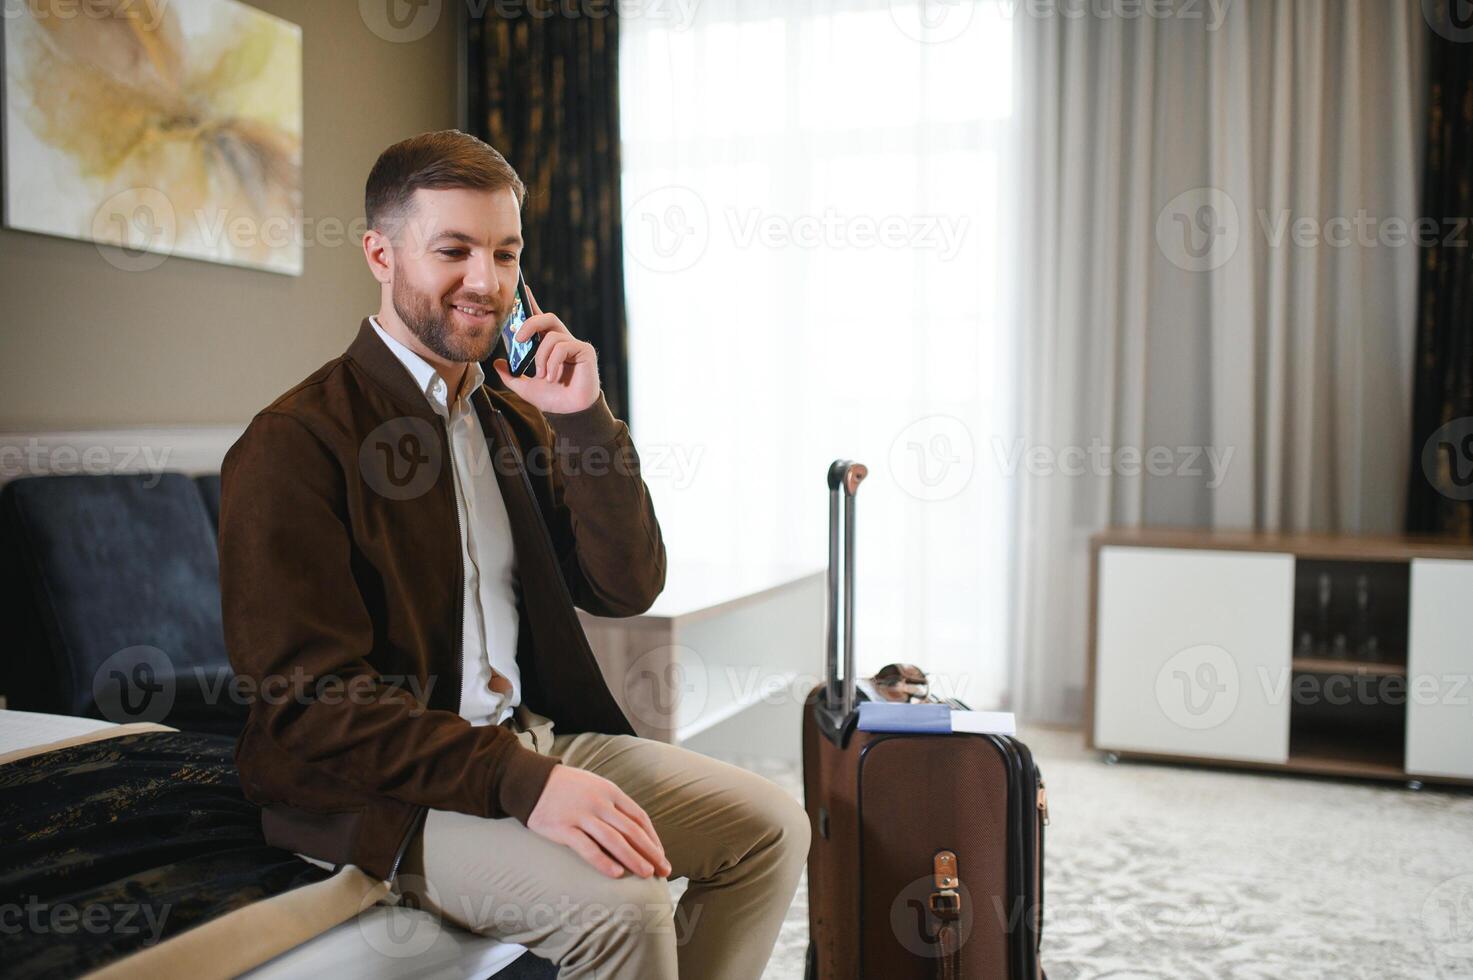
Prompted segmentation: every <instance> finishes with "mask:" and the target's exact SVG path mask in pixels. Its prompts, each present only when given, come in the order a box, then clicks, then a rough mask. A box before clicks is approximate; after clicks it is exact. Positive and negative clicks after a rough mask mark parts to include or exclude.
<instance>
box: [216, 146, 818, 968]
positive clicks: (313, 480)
mask: <svg viewBox="0 0 1473 980" xmlns="http://www.w3.org/2000/svg"><path fill="white" fill-rule="evenodd" d="M524 195H525V189H524V186H523V184H522V182H521V180H520V179H519V178H518V177H517V175H516V173H515V172H514V171H513V170H512V169H511V167H510V166H509V165H508V164H507V162H506V161H505V160H504V159H503V158H502V156H501V155H500V154H499V153H497V152H496V151H495V150H494V149H492V148H491V147H489V146H487V145H486V144H485V143H483V142H481V141H480V140H478V139H475V138H474V137H471V136H467V135H465V134H463V133H460V132H456V131H448V132H439V133H430V134H426V135H423V136H419V137H416V138H414V139H410V140H407V141H405V142H403V143H400V144H398V145H396V146H393V147H391V148H389V149H388V150H387V151H386V152H385V153H384V154H383V156H382V157H381V158H380V159H379V161H378V163H377V164H376V165H375V166H374V168H373V171H372V173H371V175H370V176H369V179H368V187H367V194H366V210H367V218H368V226H369V230H368V232H367V233H366V234H365V235H364V238H363V250H364V255H365V257H366V259H367V261H368V267H369V270H370V271H371V272H372V273H373V275H374V278H375V279H377V280H378V282H379V284H380V305H379V310H378V313H377V315H376V316H373V317H369V318H367V319H366V320H364V321H363V323H362V325H361V326H360V327H359V331H358V336H357V338H356V339H355V340H354V341H353V343H352V345H351V346H350V347H349V348H348V350H347V352H346V353H345V354H344V355H343V356H341V357H338V358H335V359H334V360H332V361H329V362H328V363H327V364H325V365H323V366H322V367H321V368H319V369H318V370H317V371H315V372H313V373H312V374H311V375H310V376H309V377H307V378H306V380H304V381H302V382H301V383H300V384H298V385H297V386H295V387H294V388H292V389H291V390H290V391H288V392H286V393H285V394H284V395H282V396H281V397H280V398H278V399H276V401H274V402H272V404H271V405H270V406H268V407H267V408H265V409H264V410H262V411H261V412H260V414H258V415H257V416H256V417H255V419H253V420H252V422H251V425H250V427H249V428H248V429H247V430H246V432H245V434H244V435H243V436H242V437H241V439H240V441H239V442H237V443H236V444H235V445H234V446H233V447H232V448H231V450H230V453H229V454H228V456H227V457H226V460H225V464H224V467H223V470H222V481H223V486H222V494H221V515H220V565H221V568H220V583H221V591H222V597H223V604H224V617H225V632H226V645H227V649H228V651H229V654H230V660H231V663H232V665H233V666H234V668H235V670H236V672H237V673H238V674H240V675H242V676H243V677H246V678H249V679H250V680H251V681H252V682H254V689H255V690H256V691H257V692H258V695H257V697H256V698H255V699H254V701H253V702H252V704H251V708H250V717H249V720H248V722H247V724H246V727H245V729H244V731H243V732H242V734H241V737H240V740H239V742H238V744H237V747H236V760H237V762H238V764H239V768H240V775H241V782H242V785H243V786H244V787H245V791H246V793H247V794H248V795H249V796H250V798H251V799H252V800H254V801H256V802H258V803H260V804H262V806H263V811H262V813H263V816H262V823H263V828H264V830H265V833H266V838H267V840H268V842H270V843H272V844H274V845H277V846H280V847H283V848H287V849H289V850H291V851H293V852H296V853H297V854H299V855H301V856H302V857H304V858H306V859H308V860H313V861H315V862H317V863H321V864H324V865H327V866H329V867H332V866H337V865H341V864H345V863H352V864H356V865H358V866H359V867H361V868H362V869H364V870H365V871H367V872H368V873H369V874H372V875H374V876H376V877H379V878H382V879H385V880H390V881H392V882H393V884H394V888H395V891H396V892H398V893H399V894H401V895H406V896H411V897H412V898H413V899H415V900H416V901H417V902H418V903H419V904H420V905H422V906H423V907H425V908H427V909H429V910H431V911H434V912H437V913H439V914H442V915H443V916H445V917H446V918H448V919H451V920H452V921H455V922H457V923H459V924H461V925H463V926H465V927H467V928H470V929H474V930H477V931H479V932H482V933H485V934H488V935H494V936H497V937H499V938H502V939H505V940H507V941H510V942H517V943H521V944H523V945H525V946H527V947H528V948H530V949H532V950H533V951H535V952H536V953H538V954H539V955H541V956H543V957H545V958H547V959H549V960H552V961H554V962H556V963H558V964H559V965H560V974H561V976H563V977H565V978H568V980H575V978H584V977H601V978H602V977H620V978H622V977H629V978H631V980H635V978H637V980H659V978H672V980H673V978H675V977H676V976H677V974H678V975H679V976H683V977H687V978H689V977H700V978H755V977H758V976H760V974H761V973H762V968H763V965H764V964H765V963H766V961H767V958H768V956H769V955H770V953H771V950H772V946H773V943H774V941H775V940H776V937H777V933H778V929H779V927H780V925H781V923H782V920H783V918H784V915H785V913H786V911H787V909H788V906H789V905H790V904H791V900H792V897H793V892H794V889H795V886H796V884H797V881H798V876H799V873H800V872H801V870H802V867H803V865H804V862H805V860H806V855H807V851H808V844H809V825H808V819H807V815H806V814H805V812H804V810H803V808H802V807H801V806H800V805H799V804H798V803H797V801H795V800H794V799H792V797H791V796H789V795H788V794H786V793H785V792H784V791H783V790H781V789H780V788H779V787H777V786H775V785H774V784H773V783H771V782H769V781H768V780H765V779H763V778H761V777H759V776H756V775H754V774H752V773H750V772H747V771H746V770H743V769H740V768H738V767H735V766H731V765H728V764H725V763H721V762H718V761H715V760H712V759H709V758H707V757H705V756H702V755H699V754H697V753H694V752H691V751H689V750H686V749H681V748H677V747H674V746H671V745H667V744H664V743H660V742H656V741H652V740H647V739H642V738H639V737H637V736H635V735H634V733H633V729H632V728H631V727H630V725H629V722H628V721H627V720H626V718H625V717H624V715H623V713H622V711H621V710H620V708H619V706H618V705H617V703H616V702H615V701H614V698H613V696H612V694H611V693H610V691H609V687H608V685H607V683H606V682H605V680H604V678H603V676H602V675H601V674H600V672H599V668H598V665H597V664H596V662H595V661H594V659H593V656H592V653H591V652H590V650H589V648H588V644H587V640H586V638H585V637H584V635H583V632H582V629H581V627H580V625H579V623H578V619H577V615H576V613H575V612H574V609H573V606H574V604H575V603H576V604H577V605H579V606H581V607H583V608H584V609H587V610H588V611H590V612H593V613H596V614H599V615H604V616H621V615H623V616H627V615H634V614H637V613H639V612H642V611H644V610H645V609H647V608H648V607H649V605H650V603H651V602H653V601H654V598H655V596H656V595H658V594H659V592H660V590H661V589H662V588H663V587H664V580H665V548H664V543H663V540H662V538H661V534H660V528H659V524H658V522H657V521H656V519H655V514H654V509H653V507H652V506H651V503H650V498H649V493H648V490H647V488H646V486H645V484H644V481H643V479H642V478H641V477H640V474H639V464H638V456H637V454H636V453H635V452H634V447H633V443H632V442H631V441H630V438H629V431H628V428H627V426H625V425H624V423H622V422H620V421H618V420H617V419H615V418H614V417H613V415H611V414H610V412H609V409H608V406H607V403H606V402H605V400H604V397H603V395H602V394H601V392H600V387H599V380H598V368H597V362H596V360H595V356H594V350H593V348H592V347H591V346H590V345H589V344H587V343H585V342H583V341H580V340H578V339H577V338H575V337H574V336H573V334H572V332H571V331H570V330H569V328H568V326H567V325H565V324H563V323H562V322H561V321H560V320H559V319H558V318H557V316H555V315H554V314H551V313H544V312H541V311H540V310H538V309H536V305H535V304H536V300H535V296H534V297H531V301H532V304H533V306H534V309H533V311H532V312H533V314H534V315H532V316H531V317H530V318H529V319H528V320H527V321H526V322H525V323H524V324H523V326H522V327H521V329H520V331H519V333H518V339H520V340H525V339H526V338H528V337H531V336H532V335H533V334H541V335H542V339H541V346H540V348H539V349H538V352H537V356H536V361H537V365H536V372H535V377H531V378H528V377H521V378H514V377H512V376H511V374H510V372H509V371H508V369H507V364H506V361H505V360H504V359H503V358H500V357H497V359H496V360H495V361H494V362H493V369H494V372H495V373H494V377H488V376H487V375H486V374H485V373H484V370H483V369H482V367H481V365H480V362H481V361H483V360H484V359H486V358H488V357H490V356H492V354H493V351H494V350H496V342H497V337H498V332H499V327H500V325H501V324H502V323H503V322H505V320H506V317H507V316H508V315H509V313H510V311H511V309H512V304H513V299H514V297H515V290H516V282H517V271H518V268H519V265H520V258H521V251H522V245H523V243H522V236H521V204H522V200H523V197H524ZM497 352H498V353H500V351H497ZM676 877H685V878H687V879H688V881H689V884H688V887H687V890H686V891H685V893H684V895H683V896H682V897H681V900H680V903H679V908H678V910H677V909H676V908H674V907H672V904H671V901H670V891H669V886H668V879H670V878H676ZM677 912H678V914H677Z"/></svg>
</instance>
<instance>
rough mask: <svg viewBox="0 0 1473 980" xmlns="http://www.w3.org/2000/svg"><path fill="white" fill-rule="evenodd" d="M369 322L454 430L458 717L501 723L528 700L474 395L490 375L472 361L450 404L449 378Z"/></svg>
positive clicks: (507, 540)
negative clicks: (459, 568) (460, 575)
mask: <svg viewBox="0 0 1473 980" xmlns="http://www.w3.org/2000/svg"><path fill="white" fill-rule="evenodd" d="M368 322H369V323H371V324H373V329H374V330H375V331H376V332H377V333H378V335H379V338H380V339H382V340H383V342H384V343H385V344H386V345H387V346H388V348H389V350H391V351H393V352H394V356H395V357H397V358H399V361H400V363H402V364H403V365H404V367H405V369H407V370H408V371H409V373H410V375H411V376H413V378H414V381H415V384H416V385H418V387H419V390H420V391H422V392H424V395H425V398H426V399H428V400H429V403H430V407H431V408H433V409H434V410H435V413H436V414H437V415H439V416H440V418H442V419H444V420H445V421H446V423H447V425H448V426H449V429H450V459H449V465H450V467H451V470H452V473H453V475H454V477H455V506H456V509H457V510H458V511H459V513H460V557H461V562H462V564H463V566H464V569H465V596H464V604H465V607H464V615H463V617H462V621H463V624H464V627H463V630H462V659H463V661H464V667H463V669H462V671H461V681H460V715H461V717H462V718H465V719H466V720H467V721H469V722H470V723H471V724H472V725H495V724H500V723H501V722H502V721H504V720H506V719H507V718H508V717H510V715H511V713H512V709H513V708H515V707H516V706H517V705H518V704H520V703H521V700H522V679H521V673H520V672H519V671H518V670H517V661H516V654H517V629H518V627H519V626H520V621H519V618H518V616H517V601H516V552H515V549H514V548H513V546H512V539H511V521H510V520H509V519H508V518H507V515H506V502H505V501H504V500H502V499H501V487H500V486H499V485H498V484H497V482H496V473H495V472H494V471H493V470H492V468H491V451H490V447H489V446H487V444H486V438H485V435H484V434H483V433H482V431H481V422H480V419H479V418H477V416H476V411H475V408H474V407H473V406H472V405H471V401H470V399H471V395H472V394H473V393H474V392H475V391H476V390H477V389H478V388H480V386H481V384H482V383H483V382H484V381H485V380H486V372H484V371H483V370H481V365H479V364H477V363H476V362H474V361H472V362H471V363H470V365H469V366H468V367H467V369H466V372H465V378H464V380H463V381H462V383H461V386H460V391H459V392H458V393H457V394H456V397H455V400H454V402H453V403H452V402H451V401H450V399H449V398H448V396H447V393H446V390H447V386H446V384H445V379H444V378H442V377H440V375H439V373H438V372H437V371H436V370H435V369H434V367H432V366H431V365H430V363H429V362H428V361H426V360H425V359H424V358H422V357H420V356H419V355H418V354H416V353H415V352H414V351H412V350H410V349H409V348H408V347H405V346H404V345H403V344H401V343H399V341H397V340H395V339H394V338H393V337H391V336H389V334H388V333H387V332H386V331H385V330H384V328H383V327H381V326H379V323H378V317H376V316H371V317H369V318H368ZM492 671H495V672H496V673H499V674H500V675H501V676H502V678H503V683H500V684H498V685H497V686H498V687H503V688H504V687H505V686H506V684H505V682H506V681H509V682H510V684H511V691H510V693H509V694H506V693H498V692H496V691H494V690H492V687H491V682H492Z"/></svg>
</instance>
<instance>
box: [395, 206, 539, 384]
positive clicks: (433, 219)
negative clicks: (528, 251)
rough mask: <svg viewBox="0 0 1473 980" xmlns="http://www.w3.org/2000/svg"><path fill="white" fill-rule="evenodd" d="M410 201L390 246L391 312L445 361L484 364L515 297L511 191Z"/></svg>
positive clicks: (517, 253) (518, 239)
mask: <svg viewBox="0 0 1473 980" xmlns="http://www.w3.org/2000/svg"><path fill="white" fill-rule="evenodd" d="M413 204H414V207H413V209H412V210H411V212H410V215H409V217H408V218H407V219H406V221H405V224H404V234H403V241H402V242H396V243H394V270H393V300H394V311H395V312H396V313H398V314H399V319H401V320H403V321H404V325H405V326H406V327H408V328H409V329H410V331H411V332H413V334H414V335H415V336H416V337H418V338H419V340H420V342H421V343H423V344H424V345H425V347H427V348H428V349H429V350H431V351H433V352H434V353H435V354H437V355H439V356H440V357H443V358H444V359H445V360H447V361H467V362H468V361H483V360H485V359H486V358H487V357H488V356H490V354H491V349H492V348H493V347H495V346H496V337H497V331H498V330H499V329H500V327H501V324H503V323H504V322H506V318H507V317H508V316H510V315H511V310H512V304H513V302H514V301H515V299H516V289H517V268H518V266H519V264H520V262H521V255H522V215H521V210H520V209H519V208H518V207H517V198H516V194H515V193H514V192H513V191H512V189H511V188H509V187H506V188H502V189H501V190H497V191H478V190H464V189H459V188H456V189H447V190H418V191H415V194H414V201H413ZM467 308H469V309H467Z"/></svg>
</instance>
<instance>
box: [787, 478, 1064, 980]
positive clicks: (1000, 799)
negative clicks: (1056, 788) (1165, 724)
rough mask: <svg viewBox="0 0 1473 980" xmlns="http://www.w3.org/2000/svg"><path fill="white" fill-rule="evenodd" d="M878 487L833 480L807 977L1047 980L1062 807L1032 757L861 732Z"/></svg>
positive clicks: (984, 742) (810, 757) (988, 744)
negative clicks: (862, 507)
mask: <svg viewBox="0 0 1473 980" xmlns="http://www.w3.org/2000/svg"><path fill="white" fill-rule="evenodd" d="M865 472H866V471H865V468H864V466H862V465H861V464H858V463H852V462H850V461H848V460H836V461H835V462H834V464H833V466H831V467H830V468H829V473H828V484H829V576H828V586H829V599H828V604H829V605H828V668H827V677H826V682H825V683H824V684H820V685H819V686H818V687H816V688H814V689H813V691H812V692H811V693H810V694H809V696H808V698H807V700H806V704H805V705H804V710H803V798H804V805H805V806H806V807H807V809H808V817H809V820H810V821H811V825H812V829H813V846H812V849H811V850H810V851H809V856H808V925H809V936H810V937H811V938H810V943H809V947H808V966H807V970H806V973H805V976H806V978H807V980H856V978H859V980H910V978H914V980H930V978H944V980H952V978H963V977H965V978H978V980H981V978H986V980H994V978H1001V977H1006V978H1011V980H1042V978H1043V977H1044V972H1043V968H1042V966H1041V965H1040V963H1039V944H1040V940H1041V938H1042V933H1043V828H1044V825H1045V824H1047V822H1048V804H1047V800H1046V797H1045V795H1044V784H1043V779H1042V777H1041V776H1040V774H1039V772H1038V769H1037V768H1036V767H1035V765H1034V763H1033V757H1032V755H1030V754H1029V752H1028V747H1027V746H1025V745H1024V744H1023V743H1022V742H1020V741H1018V740H1017V739H1016V738H1012V737H1010V736H1006V735H981V734H917V733H909V732H907V733H893V732H867V731H859V730H858V728H857V727H856V726H857V723H858V715H859V712H858V702H859V701H860V700H864V699H865V695H864V693H863V692H862V691H860V690H858V689H857V688H856V686H855V681H854V647H853V643H852V640H851V637H852V632H853V625H854V613H853V608H854V606H853V598H854V493H855V490H856V488H857V487H858V486H859V481H860V480H862V479H863V478H864V476H865ZM841 501H842V504H843V507H842V509H843V511H844V520H843V523H844V532H843V538H844V556H843V575H842V580H843V581H842V590H843V595H844V608H843V613H842V615H843V620H842V624H843V649H844V657H843V676H842V678H840V677H838V667H839V625H840V620H839V616H840V612H839V593H840V567H839V511H840V509H841ZM929 699H930V700H937V699H936V698H934V697H930V698H929ZM945 703H949V704H950V705H951V706H952V707H953V708H966V705H964V704H962V703H961V702H960V701H957V700H955V699H946V702H945Z"/></svg>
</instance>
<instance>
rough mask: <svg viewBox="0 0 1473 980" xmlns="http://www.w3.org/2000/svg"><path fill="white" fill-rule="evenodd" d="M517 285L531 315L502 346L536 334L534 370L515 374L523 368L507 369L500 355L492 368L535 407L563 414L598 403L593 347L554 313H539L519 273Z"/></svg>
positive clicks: (533, 355) (535, 301) (596, 368)
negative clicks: (577, 335) (518, 369)
mask: <svg viewBox="0 0 1473 980" xmlns="http://www.w3.org/2000/svg"><path fill="white" fill-rule="evenodd" d="M518 286H519V292H521V293H523V294H524V295H525V296H526V303H527V305H528V306H529V307H530V312H531V315H530V316H528V317H527V319H526V320H525V321H523V323H522V325H521V327H520V328H519V329H517V330H516V333H515V334H514V336H513V337H512V338H510V340H509V341H508V342H507V344H506V347H507V349H508V350H510V349H511V348H512V344H513V343H517V344H520V343H523V342H525V341H528V340H531V339H533V337H536V336H538V335H540V340H539V343H538V344H537V346H536V349H535V351H534V353H533V354H532V359H533V361H534V362H535V369H534V370H533V371H527V372H525V375H527V376H519V375H523V372H521V371H518V372H513V370H512V367H511V365H510V364H508V363H507V360H506V358H504V357H502V358H497V359H496V361H495V362H494V363H493V365H492V367H494V368H495V369H496V373H497V374H498V375H500V377H501V381H502V383H503V384H505V385H506V386H507V388H509V389H511V390H512V391H513V392H514V393H516V394H517V395H519V396H520V397H522V398H524V399H526V401H527V402H528V403H530V404H531V405H532V406H534V407H535V408H537V409H539V410H540V411H543V412H552V413H554V414H563V415H566V414H569V413H572V412H581V411H582V410H583V409H585V408H587V407H589V406H590V405H592V404H593V403H594V402H596V401H598V393H599V380H598V356H597V354H596V352H595V351H594V349H593V345H592V344H590V343H588V342H587V341H582V340H579V339H578V338H576V337H574V336H573V335H572V334H571V333H570V332H569V331H568V328H567V326H566V325H564V324H563V321H561V320H559V319H558V318H557V316H556V315H555V314H552V313H543V312H542V310H541V309H540V308H538V306H537V300H536V298H535V297H534V296H533V295H532V291H531V290H530V289H527V287H526V283H525V282H524V281H522V280H521V279H520V274H519V277H518ZM504 339H505V338H504ZM518 367H519V368H520V367H522V365H520V364H518Z"/></svg>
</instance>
